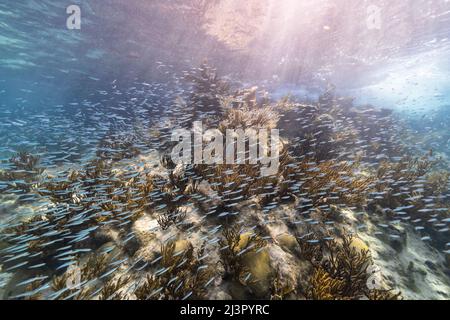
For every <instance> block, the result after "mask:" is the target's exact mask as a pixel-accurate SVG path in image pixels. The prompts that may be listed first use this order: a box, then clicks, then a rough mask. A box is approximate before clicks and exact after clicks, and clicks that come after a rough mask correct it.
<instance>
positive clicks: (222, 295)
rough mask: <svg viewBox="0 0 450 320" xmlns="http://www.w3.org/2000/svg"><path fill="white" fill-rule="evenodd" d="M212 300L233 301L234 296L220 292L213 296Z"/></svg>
mask: <svg viewBox="0 0 450 320" xmlns="http://www.w3.org/2000/svg"><path fill="white" fill-rule="evenodd" d="M211 300H232V296H231V295H229V294H228V293H226V292H225V291H218V292H216V293H214V294H213V295H212V296H211Z"/></svg>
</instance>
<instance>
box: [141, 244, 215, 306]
mask: <svg viewBox="0 0 450 320" xmlns="http://www.w3.org/2000/svg"><path fill="white" fill-rule="evenodd" d="M203 255H204V250H203V249H200V250H199V251H198V253H197V256H198V257H195V255H194V248H193V247H192V245H190V244H189V245H188V246H187V247H185V248H183V249H182V250H180V249H177V244H176V243H175V242H170V243H167V244H166V245H163V246H162V247H161V256H162V259H161V265H160V266H161V268H160V269H159V271H158V272H157V274H155V275H152V276H150V275H148V276H147V278H146V281H144V283H143V284H141V285H140V286H138V287H137V288H136V290H135V295H136V297H137V298H138V299H140V300H159V299H168V300H181V299H183V300H185V299H194V300H198V299H204V298H206V294H207V285H209V284H210V283H211V281H212V280H213V279H214V272H213V270H212V268H211V267H209V266H207V265H204V264H202V262H201V261H200V260H199V258H200V257H201V256H203Z"/></svg>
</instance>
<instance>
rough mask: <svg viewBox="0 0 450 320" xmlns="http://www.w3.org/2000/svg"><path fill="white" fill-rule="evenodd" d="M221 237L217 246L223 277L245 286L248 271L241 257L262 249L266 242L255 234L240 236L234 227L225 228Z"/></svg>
mask: <svg viewBox="0 0 450 320" xmlns="http://www.w3.org/2000/svg"><path fill="white" fill-rule="evenodd" d="M222 235H223V239H222V240H220V241H219V245H220V247H221V248H220V257H221V263H222V265H223V266H224V268H225V277H231V278H233V279H235V280H237V281H239V282H240V283H242V284H244V285H245V284H247V280H245V278H247V276H248V272H249V270H248V269H247V268H246V267H245V265H244V263H243V260H242V259H243V256H244V255H245V254H247V253H251V252H257V251H258V250H260V249H262V248H264V247H265V246H266V245H267V242H266V241H265V240H263V239H261V237H260V236H259V235H257V234H241V233H240V231H239V229H238V228H236V227H230V228H225V229H224V230H223V232H222Z"/></svg>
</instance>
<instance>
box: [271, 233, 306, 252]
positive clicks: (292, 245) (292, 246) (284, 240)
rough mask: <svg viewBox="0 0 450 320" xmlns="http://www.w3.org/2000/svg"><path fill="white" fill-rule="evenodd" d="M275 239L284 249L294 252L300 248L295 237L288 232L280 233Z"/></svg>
mask: <svg viewBox="0 0 450 320" xmlns="http://www.w3.org/2000/svg"><path fill="white" fill-rule="evenodd" d="M276 240H277V242H278V244H279V246H280V247H281V248H282V249H283V250H284V251H287V252H290V253H294V252H298V250H299V249H300V246H299V244H298V242H297V239H296V238H295V237H294V236H292V235H290V234H287V233H283V234H280V235H279V236H277V238H276Z"/></svg>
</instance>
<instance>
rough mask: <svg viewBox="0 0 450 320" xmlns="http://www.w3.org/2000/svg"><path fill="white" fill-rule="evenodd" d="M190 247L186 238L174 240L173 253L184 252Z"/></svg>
mask: <svg viewBox="0 0 450 320" xmlns="http://www.w3.org/2000/svg"><path fill="white" fill-rule="evenodd" d="M191 248H192V244H191V243H190V242H189V241H188V240H178V241H177V242H175V253H179V252H185V251H188V250H189V249H191Z"/></svg>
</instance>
